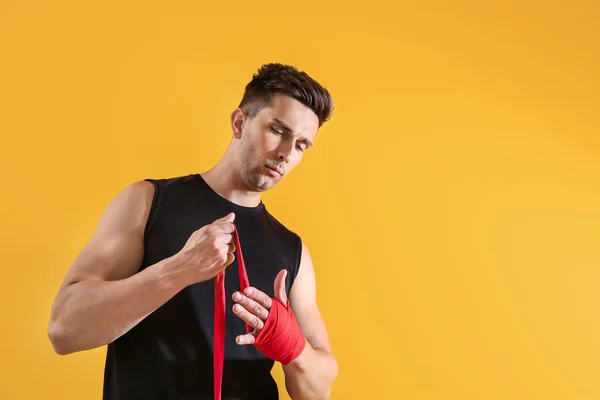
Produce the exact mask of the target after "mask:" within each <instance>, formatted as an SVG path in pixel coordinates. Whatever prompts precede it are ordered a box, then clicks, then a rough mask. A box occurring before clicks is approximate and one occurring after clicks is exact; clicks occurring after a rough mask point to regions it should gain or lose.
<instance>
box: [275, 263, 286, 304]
mask: <svg viewBox="0 0 600 400" xmlns="http://www.w3.org/2000/svg"><path fill="white" fill-rule="evenodd" d="M286 276H287V270H286V269H282V270H281V271H279V274H277V277H276V278H275V285H274V287H275V298H276V299H277V300H279V301H280V302H281V303H282V304H284V305H287V295H286V293H285V277H286Z"/></svg>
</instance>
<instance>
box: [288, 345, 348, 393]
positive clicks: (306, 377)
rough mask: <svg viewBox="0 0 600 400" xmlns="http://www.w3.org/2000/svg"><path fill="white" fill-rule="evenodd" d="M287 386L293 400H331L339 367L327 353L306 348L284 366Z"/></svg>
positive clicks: (307, 346) (309, 346)
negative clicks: (332, 386) (332, 387)
mask: <svg viewBox="0 0 600 400" xmlns="http://www.w3.org/2000/svg"><path fill="white" fill-rule="evenodd" d="M283 372H284V373H285V385H286V388H287V391H288V393H289V395H290V397H291V398H292V399H293V400H308V399H310V400H325V399H329V396H330V393H331V385H332V384H333V381H334V380H335V379H336V378H337V375H338V365H337V362H336V360H335V358H334V357H333V355H332V354H331V353H329V352H327V351H324V350H320V349H313V348H312V346H311V345H310V344H309V343H308V342H306V346H305V348H304V350H303V352H302V354H300V356H299V357H298V358H296V359H295V360H294V361H292V362H291V363H290V364H288V365H284V366H283Z"/></svg>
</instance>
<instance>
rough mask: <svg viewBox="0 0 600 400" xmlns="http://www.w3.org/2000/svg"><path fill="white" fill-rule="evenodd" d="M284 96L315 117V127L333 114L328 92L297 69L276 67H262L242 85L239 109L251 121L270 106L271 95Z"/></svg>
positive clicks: (276, 64) (284, 66) (287, 66)
mask: <svg viewBox="0 0 600 400" xmlns="http://www.w3.org/2000/svg"><path fill="white" fill-rule="evenodd" d="M278 94H281V95H286V96H289V97H291V98H293V99H296V100H298V101H299V102H300V103H302V104H304V105H305V106H307V107H308V108H310V109H311V110H312V111H313V112H314V113H315V114H316V116H317V118H319V127H320V126H321V125H323V123H324V122H326V121H328V120H329V118H330V117H331V113H332V111H333V100H332V99H331V95H330V94H329V91H327V89H325V88H324V87H323V86H321V85H320V84H319V83H318V82H317V81H316V80H314V79H313V78H311V77H310V76H309V75H308V74H307V73H306V72H304V71H299V70H298V68H296V67H294V66H291V65H285V64H279V63H269V64H264V65H263V66H261V67H260V68H259V69H258V72H257V73H255V74H254V75H253V76H252V80H251V81H250V82H249V83H248V84H247V85H246V89H245V91H244V96H243V97H242V101H241V102H240V105H239V107H240V108H241V109H242V110H244V111H245V112H246V113H248V115H249V116H250V117H251V118H252V117H254V116H256V114H258V112H259V111H260V110H261V109H262V108H264V107H267V106H270V105H271V101H272V99H273V97H274V96H275V95H278Z"/></svg>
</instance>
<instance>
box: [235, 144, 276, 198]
mask: <svg viewBox="0 0 600 400" xmlns="http://www.w3.org/2000/svg"><path fill="white" fill-rule="evenodd" d="M243 140H244V139H243V138H242V141H243ZM263 164H264V163H263V162H262V161H261V160H260V159H259V157H258V152H257V151H256V148H255V147H254V146H253V145H252V143H251V142H250V141H246V142H244V141H243V142H242V148H241V153H240V171H241V174H240V175H241V176H240V178H241V180H242V183H243V184H244V185H245V186H246V187H247V188H248V190H250V191H253V192H264V191H267V190H269V189H271V188H272V187H273V186H275V184H276V183H277V182H276V181H274V180H273V179H271V178H269V177H268V176H266V175H265V174H264V173H263V172H262V171H261V170H262V169H263V168H264V167H263Z"/></svg>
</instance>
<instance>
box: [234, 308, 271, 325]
mask: <svg viewBox="0 0 600 400" xmlns="http://www.w3.org/2000/svg"><path fill="white" fill-rule="evenodd" d="M233 312H234V313H235V315H237V316H238V317H239V318H240V319H241V320H242V321H244V322H245V323H247V324H248V325H250V326H251V327H253V328H254V329H257V330H261V329H262V328H264V326H265V324H264V322H263V320H262V319H260V318H258V317H257V316H256V315H254V314H252V313H250V312H249V311H248V310H246V309H245V308H244V307H242V306H241V305H239V304H236V305H234V306H233Z"/></svg>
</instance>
